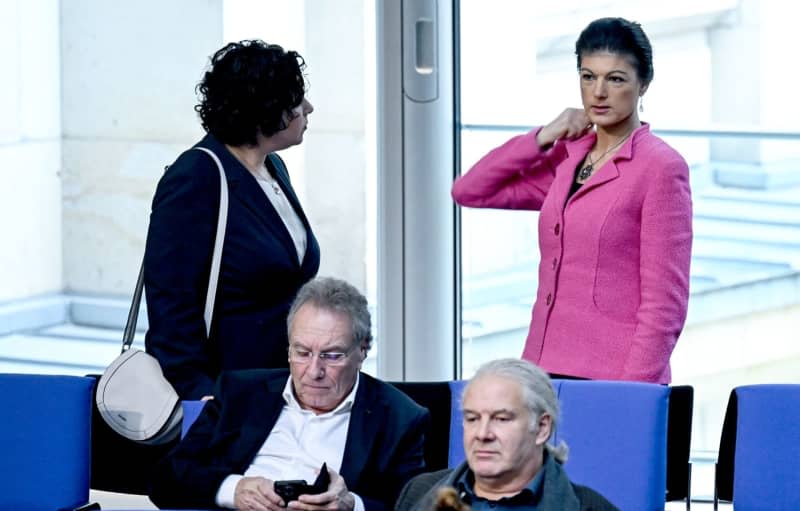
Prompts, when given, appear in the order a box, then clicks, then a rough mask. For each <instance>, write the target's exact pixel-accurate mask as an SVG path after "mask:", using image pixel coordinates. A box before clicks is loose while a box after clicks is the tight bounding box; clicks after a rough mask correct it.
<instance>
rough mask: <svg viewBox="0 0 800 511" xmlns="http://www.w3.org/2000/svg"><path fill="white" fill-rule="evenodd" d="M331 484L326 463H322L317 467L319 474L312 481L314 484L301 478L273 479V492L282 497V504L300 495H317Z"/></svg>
mask: <svg viewBox="0 0 800 511" xmlns="http://www.w3.org/2000/svg"><path fill="white" fill-rule="evenodd" d="M329 484H331V477H330V475H329V474H328V465H327V464H326V463H323V464H322V467H321V468H320V469H319V475H317V479H316V480H315V481H314V484H308V483H306V482H305V481H304V480H302V479H292V480H286V481H275V482H274V483H273V485H274V488H275V493H277V494H278V495H279V496H280V497H281V498H282V499H283V503H284V504H288V503H289V502H291V501H293V500H297V497H299V496H300V495H318V494H320V493H323V492H325V491H326V490H327V489H328V485H329Z"/></svg>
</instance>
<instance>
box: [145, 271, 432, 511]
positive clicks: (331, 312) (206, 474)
mask: <svg viewBox="0 0 800 511" xmlns="http://www.w3.org/2000/svg"><path fill="white" fill-rule="evenodd" d="M288 330H289V347H288V355H289V370H288V371H287V370H285V369H254V370H246V371H232V372H227V373H223V374H222V375H221V376H220V378H219V380H218V381H217V385H216V388H215V391H214V398H213V399H211V400H210V401H208V402H207V403H206V405H205V406H204V409H203V412H202V414H201V415H200V417H199V418H198V419H197V421H196V422H195V423H194V425H193V426H192V428H191V429H190V431H189V433H188V434H187V436H186V438H184V439H183V440H182V441H181V443H180V444H179V445H178V446H177V447H176V448H175V449H174V450H173V451H172V452H171V453H170V454H169V455H168V456H167V457H166V458H165V459H164V460H162V461H161V462H160V463H159V464H158V466H157V468H156V470H155V473H154V475H153V478H152V485H151V491H150V498H151V499H152V500H153V502H154V503H156V504H157V505H158V506H159V507H162V508H163V507H171V508H195V509H197V508H211V507H217V506H218V507H223V508H233V509H240V510H253V511H264V510H270V511H278V510H281V509H283V508H285V507H288V508H289V509H294V510H298V511H321V510H323V509H324V510H340V511H362V510H367V511H372V510H376V511H377V510H384V509H390V508H391V506H392V505H393V504H394V501H395V498H396V497H397V495H398V494H399V492H400V489H401V488H402V487H403V485H404V484H405V483H406V482H407V481H408V480H409V479H410V478H411V477H413V476H414V475H416V474H418V473H420V472H422V471H423V470H424V461H423V441H424V430H425V429H426V428H427V425H428V422H429V414H428V411H427V410H426V409H425V408H422V407H420V406H419V405H417V404H416V403H414V402H413V401H412V400H411V399H409V398H408V397H407V396H406V395H405V394H403V393H402V392H400V391H399V390H397V389H395V388H394V387H392V386H391V385H389V384H386V383H384V382H381V381H379V380H376V379H374V378H372V377H370V376H369V375H366V374H363V373H361V372H360V369H361V365H362V363H363V361H364V359H365V358H366V356H367V352H368V351H369V349H370V346H371V342H372V336H371V333H370V330H371V321H370V315H369V311H368V309H367V300H366V298H364V296H363V295H362V294H361V293H359V292H358V291H357V290H356V289H355V288H354V287H353V286H351V285H350V284H348V283H346V282H344V281H342V280H338V279H333V278H317V279H314V280H312V281H310V282H308V283H307V284H306V285H305V286H303V287H302V288H301V289H300V291H299V292H298V294H297V297H296V299H295V301H294V303H293V305H292V307H291V309H290V311H289V317H288ZM323 463H325V464H326V466H327V470H328V475H329V477H330V482H329V484H328V485H327V488H323V489H322V493H319V494H313V495H312V494H301V495H300V496H299V497H297V499H296V500H291V501H290V502H285V501H284V499H283V498H282V497H281V496H279V495H278V493H276V491H275V489H276V488H275V484H274V483H275V481H286V480H305V481H307V482H308V483H311V482H312V481H314V480H315V478H317V476H318V471H319V470H320V468H321V467H322V465H323ZM282 484H283V485H285V483H282Z"/></svg>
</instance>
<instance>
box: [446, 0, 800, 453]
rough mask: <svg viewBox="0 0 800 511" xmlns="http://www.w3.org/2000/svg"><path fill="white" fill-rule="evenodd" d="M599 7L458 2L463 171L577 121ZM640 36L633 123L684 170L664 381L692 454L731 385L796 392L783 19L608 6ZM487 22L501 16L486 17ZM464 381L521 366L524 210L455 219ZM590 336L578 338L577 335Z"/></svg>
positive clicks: (528, 272)
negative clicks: (673, 324)
mask: <svg viewBox="0 0 800 511" xmlns="http://www.w3.org/2000/svg"><path fill="white" fill-rule="evenodd" d="M606 4H608V2H599V1H598V2H572V1H567V2H558V3H557V4H553V3H550V2H514V1H508V2H504V3H503V5H504V6H505V7H507V8H506V9H497V8H496V7H490V6H488V5H483V3H482V2H462V3H461V6H460V9H461V11H460V15H461V20H460V27H461V34H460V37H461V66H462V69H461V88H462V90H461V98H462V105H461V110H462V126H461V143H462V155H461V156H462V160H461V161H462V169H461V172H462V173H463V172H466V171H467V170H468V169H469V168H470V166H471V165H473V164H474V163H475V162H476V161H477V160H478V159H479V158H480V157H481V156H482V155H483V154H485V153H486V152H487V151H488V150H490V149H491V148H493V147H496V146H497V145H499V144H500V143H502V142H503V141H505V140H507V139H508V138H510V137H511V136H513V135H515V134H519V133H524V132H525V131H527V130H528V129H530V127H532V126H534V125H541V124H546V123H547V122H549V121H550V120H552V119H553V118H555V116H556V115H558V114H559V113H560V112H561V111H562V110H563V109H564V108H566V107H579V106H580V95H579V90H578V80H577V78H578V77H577V72H576V58H575V56H574V54H573V51H574V42H575V39H577V36H578V34H579V33H580V30H581V29H582V28H583V27H585V26H586V24H588V23H589V22H590V21H591V20H593V19H595V18H597V17H601V16H602V15H604V14H605V13H606V12H608V9H599V6H601V5H606ZM613 4H614V7H615V9H614V13H615V14H618V15H620V16H623V17H626V18H628V19H632V20H637V21H639V22H640V23H642V26H643V28H644V29H645V31H646V32H647V34H648V36H649V37H650V41H651V43H652V45H653V48H654V66H655V79H654V81H653V82H652V84H651V86H650V88H649V90H648V91H647V94H646V96H645V97H644V112H642V113H641V114H640V118H641V119H642V120H643V121H646V122H649V123H650V124H651V128H652V130H653V131H654V132H655V133H656V134H657V135H659V136H661V137H662V138H664V139H665V140H666V142H667V143H669V144H670V145H672V146H673V147H674V148H676V149H677V150H678V151H679V152H680V153H681V154H682V155H683V156H684V158H686V160H687V162H688V163H689V166H690V175H691V184H692V192H693V207H694V216H693V228H694V244H693V252H692V268H691V296H690V304H689V316H688V320H687V323H686V326H685V328H684V331H683V334H682V335H681V338H680V340H679V342H678V345H677V348H676V349H675V352H674V354H673V357H672V369H673V383H674V384H689V385H692V386H694V388H695V410H694V428H695V429H694V433H693V449H694V450H695V452H697V451H699V450H716V448H717V445H718V442H719V433H720V428H721V424H722V417H723V414H724V411H725V405H726V403H727V399H728V394H729V392H730V389H731V388H732V387H733V386H735V385H742V384H748V383H756V382H767V381H771V382H800V371H797V367H800V346H798V344H797V342H796V339H797V331H798V328H800V172H798V170H799V169H800V144H798V141H799V140H800V130H797V129H796V128H794V127H790V125H789V119H794V118H796V117H797V116H798V115H800V105H798V103H797V102H796V101H793V99H792V98H793V97H794V91H793V90H792V84H793V83H796V79H797V78H798V77H800V70H798V69H794V68H791V66H788V67H789V69H787V66H786V65H785V62H786V58H787V56H788V55H789V50H788V48H791V47H793V41H792V38H791V34H792V31H791V29H790V27H789V21H787V19H788V18H789V17H790V16H788V15H787V12H786V9H787V8H785V7H783V8H780V9H779V8H778V7H777V6H775V5H764V4H763V3H758V2H748V1H744V2H733V1H713V2H694V3H691V4H690V3H686V2H677V3H672V4H669V5H667V4H659V5H658V6H657V7H656V5H655V4H652V5H651V4H642V3H641V2H625V1H620V2H614V3H613ZM493 11H502V14H498V13H497V12H493ZM461 212H462V232H461V244H462V261H461V263H462V284H461V285H462V295H463V310H462V316H463V339H462V347H463V360H462V362H463V375H462V376H463V377H465V378H466V377H469V376H470V375H471V374H472V372H473V371H474V370H475V368H476V367H477V366H478V365H479V364H480V363H481V362H484V361H486V360H488V359H491V358H496V357H498V356H520V354H521V353H522V347H523V345H524V342H525V337H526V335H527V331H528V326H529V322H530V311H531V305H532V302H533V299H534V296H535V292H536V286H537V282H536V278H537V277H536V274H537V264H538V258H539V250H538V245H537V240H536V229H537V227H536V222H537V213H536V212H511V211H494V210H473V209H467V208H462V210H461ZM587 328H590V326H587Z"/></svg>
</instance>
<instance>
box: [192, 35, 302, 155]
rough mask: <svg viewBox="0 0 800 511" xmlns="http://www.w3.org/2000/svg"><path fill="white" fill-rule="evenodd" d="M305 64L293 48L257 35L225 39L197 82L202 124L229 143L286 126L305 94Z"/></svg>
mask: <svg viewBox="0 0 800 511" xmlns="http://www.w3.org/2000/svg"><path fill="white" fill-rule="evenodd" d="M305 67H306V64H305V61H304V60H303V57H301V56H300V55H299V54H298V53H297V52H294V51H286V50H284V49H283V48H282V47H280V46H278V45H277V44H267V43H265V42H264V41H261V40H259V39H252V40H245V41H240V42H238V43H229V44H227V45H225V46H224V47H223V48H221V49H220V50H218V51H217V52H216V53H215V54H214V56H213V57H211V67H210V69H209V70H208V71H206V73H205V75H204V76H203V79H202V80H201V81H200V83H199V84H197V87H196V91H197V93H198V95H199V97H200V103H199V104H198V105H196V106H195V107H194V109H195V111H196V112H197V113H198V114H200V122H201V124H202V125H203V129H205V130H206V131H207V132H208V133H211V134H212V135H214V136H215V137H217V138H218V139H219V140H220V141H221V142H223V143H225V144H229V145H232V146H240V145H255V144H256V141H257V139H256V136H257V134H258V133H259V132H261V133H262V134H263V135H264V136H267V137H268V136H271V135H274V134H275V133H277V132H279V131H281V130H282V129H285V128H286V126H287V125H288V123H289V121H290V120H291V119H292V118H293V117H294V116H295V114H294V113H293V112H292V110H293V109H294V108H295V107H297V106H298V105H299V104H300V103H302V102H303V97H304V96H305V92H306V82H305V78H304V76H303V70H304V69H305Z"/></svg>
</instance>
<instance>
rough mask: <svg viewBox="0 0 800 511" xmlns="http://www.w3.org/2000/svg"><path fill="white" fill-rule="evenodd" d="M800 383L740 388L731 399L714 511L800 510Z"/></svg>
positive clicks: (719, 463) (721, 443)
mask: <svg viewBox="0 0 800 511" xmlns="http://www.w3.org/2000/svg"><path fill="white" fill-rule="evenodd" d="M798 424H800V385H791V384H783V385H781V384H772V385H745V386H741V387H736V388H735V389H733V391H732V392H731V395H730V398H729V399H728V408H727V411H726V412H725V420H724V422H723V426H722V436H721V439H720V446H719V456H718V462H717V467H716V481H715V499H714V509H717V502H718V500H728V501H731V500H732V501H733V507H734V509H736V511H758V510H765V511H766V510H770V511H772V510H779V509H780V510H783V509H787V510H788V509H800V470H798V460H800V427H798Z"/></svg>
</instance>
